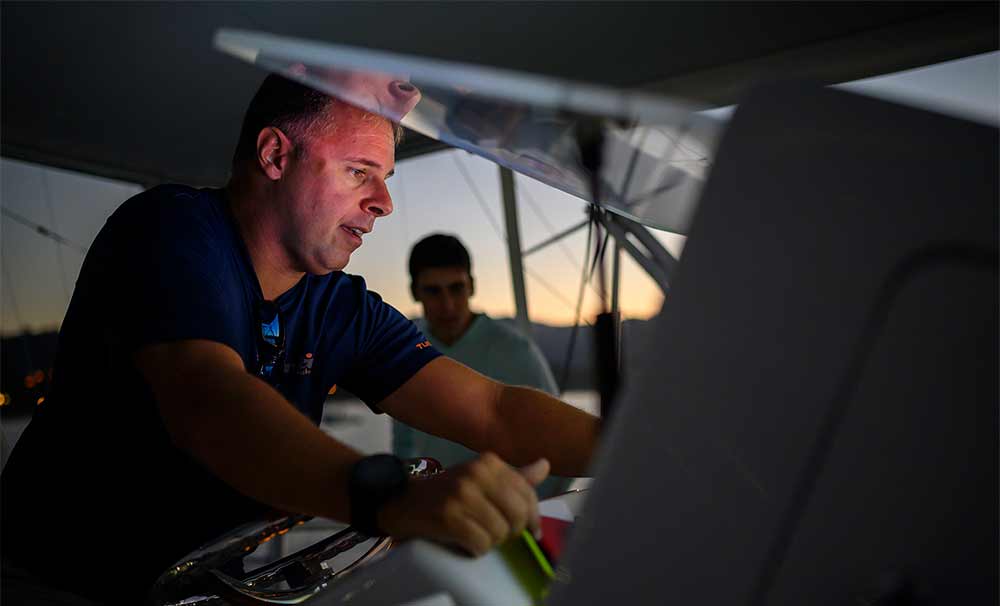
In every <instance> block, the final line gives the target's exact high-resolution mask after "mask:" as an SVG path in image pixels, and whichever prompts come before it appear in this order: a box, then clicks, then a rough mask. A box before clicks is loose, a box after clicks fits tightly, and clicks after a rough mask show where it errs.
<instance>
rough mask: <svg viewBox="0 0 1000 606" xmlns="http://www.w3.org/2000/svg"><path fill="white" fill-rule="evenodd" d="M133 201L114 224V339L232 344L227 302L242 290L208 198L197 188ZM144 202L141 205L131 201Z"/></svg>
mask: <svg viewBox="0 0 1000 606" xmlns="http://www.w3.org/2000/svg"><path fill="white" fill-rule="evenodd" d="M147 196H148V198H147V199H142V200H135V201H132V204H133V207H132V208H130V209H128V210H127V211H126V212H125V213H124V216H122V217H115V218H114V220H118V221H121V222H122V225H121V226H120V229H119V230H118V232H119V234H120V235H119V236H118V238H117V246H116V249H117V250H116V257H117V260H118V263H116V264H115V265H119V266H120V267H121V268H122V271H121V275H120V276H117V277H116V278H115V280H114V284H116V285H117V287H116V288H115V290H117V292H114V293H113V296H112V297H111V300H112V305H114V306H115V307H117V310H116V311H117V314H115V315H117V316H118V317H119V318H120V326H121V327H124V328H123V329H122V330H119V331H117V333H118V335H117V336H118V340H119V342H120V343H121V345H123V346H124V348H125V349H126V350H127V351H130V352H134V351H136V350H138V349H139V348H141V347H142V346H144V345H149V344H153V343H164V342H170V341H179V340H185V339H206V340H210V341H216V342H219V343H223V344H225V345H229V346H230V347H232V348H233V349H237V350H238V342H239V341H238V334H239V332H238V328H237V326H238V324H237V315H236V312H235V310H233V309H231V307H232V306H231V305H230V301H231V300H232V298H233V297H234V296H239V295H240V289H239V287H238V285H237V284H238V282H237V280H236V276H234V275H233V273H234V272H233V266H232V263H231V260H232V257H231V254H232V253H231V252H230V251H229V250H228V249H226V248H225V246H226V234H225V233H223V232H222V231H221V230H222V229H223V228H224V227H225V225H224V224H220V222H219V217H218V216H213V209H211V208H206V205H209V204H211V202H210V201H208V200H205V199H203V198H200V197H199V196H198V195H197V194H196V193H193V192H192V193H184V192H171V191H169V190H168V191H167V192H162V193H160V192H155V191H152V192H147ZM140 204H141V205H143V207H141V208H137V207H135V206H138V205H140Z"/></svg>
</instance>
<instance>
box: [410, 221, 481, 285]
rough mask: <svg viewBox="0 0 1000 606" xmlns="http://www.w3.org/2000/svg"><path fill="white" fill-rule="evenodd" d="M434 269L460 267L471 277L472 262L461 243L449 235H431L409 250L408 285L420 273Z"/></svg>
mask: <svg viewBox="0 0 1000 606" xmlns="http://www.w3.org/2000/svg"><path fill="white" fill-rule="evenodd" d="M434 267H461V268H463V269H465V271H466V273H468V274H469V277H472V260H471V259H470V258H469V251H468V250H466V249H465V246H464V245H463V244H462V242H461V241H460V240H459V239H458V238H456V237H455V236H452V235H450V234H431V235H429V236H427V237H426V238H424V239H423V240H421V241H419V242H417V243H416V244H414V245H413V248H412V249H411V250H410V283H411V288H412V285H415V284H416V282H417V276H418V275H420V272H421V271H423V270H425V269H428V268H434Z"/></svg>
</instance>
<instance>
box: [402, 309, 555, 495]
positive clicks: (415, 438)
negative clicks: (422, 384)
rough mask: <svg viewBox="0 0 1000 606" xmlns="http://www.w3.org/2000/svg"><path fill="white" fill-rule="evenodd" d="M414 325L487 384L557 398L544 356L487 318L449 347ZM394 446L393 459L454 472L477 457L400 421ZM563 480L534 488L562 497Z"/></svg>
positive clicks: (524, 339) (474, 323)
mask: <svg viewBox="0 0 1000 606" xmlns="http://www.w3.org/2000/svg"><path fill="white" fill-rule="evenodd" d="M414 323H415V324H416V325H417V327H418V328H419V329H420V330H421V332H423V333H424V335H425V336H426V337H427V338H428V339H429V340H430V342H431V344H432V345H434V348H435V349H437V350H438V351H440V352H441V353H442V354H444V355H446V356H448V357H449V358H452V359H454V360H457V361H459V362H461V363H462V364H465V365H466V366H468V367H469V368H472V369H473V370H475V371H477V372H480V373H482V374H484V375H486V376H487V377H490V378H491V379H494V380H496V381H499V382H501V383H506V384H508V385H523V386H526V387H534V388H536V389H540V390H542V391H545V392H547V393H550V394H552V395H556V393H557V392H558V387H557V386H556V381H555V378H554V377H553V376H552V371H551V370H550V369H549V365H548V362H546V361H545V356H543V355H542V352H541V350H539V349H538V346H537V345H535V343H534V342H533V341H532V340H531V339H529V338H527V337H525V336H524V335H522V334H521V333H519V332H517V331H516V330H514V329H513V328H509V327H507V326H505V325H503V324H501V323H500V322H497V321H496V320H494V319H492V318H490V317H489V316H487V315H486V314H477V315H476V316H475V317H474V318H473V320H472V324H470V325H469V329H468V330H466V331H465V334H464V335H462V337H461V338H460V339H459V340H458V341H456V342H455V343H454V344H453V345H451V346H448V345H445V344H444V343H442V342H440V341H439V340H438V339H436V338H435V337H434V335H432V334H431V332H430V330H429V329H428V326H427V323H426V321H424V320H423V319H422V318H421V319H418V320H415V321H414ZM392 447H393V451H394V452H395V453H396V455H397V456H399V457H401V458H403V459H407V458H411V457H432V458H435V459H437V460H438V461H440V462H441V463H442V464H443V465H444V466H445V467H452V466H454V465H457V464H459V463H463V462H465V461H468V460H470V459H473V458H475V457H476V453H475V452H473V451H472V450H469V449H468V448H466V447H464V446H462V445H461V444H456V443H455V442H452V441H450V440H445V439H443V438H438V437H435V436H432V435H430V434H427V433H424V432H422V431H418V430H416V429H413V428H412V427H410V426H408V425H404V424H403V423H400V422H398V421H393V423H392ZM568 485H569V480H568V479H566V478H559V477H551V478H549V479H547V480H545V481H544V482H542V484H541V485H540V486H539V487H538V494H539V496H541V497H543V498H544V497H547V496H552V495H554V494H559V493H560V492H564V491H565V490H566V488H567V486H568Z"/></svg>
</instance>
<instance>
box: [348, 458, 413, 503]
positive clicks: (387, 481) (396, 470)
mask: <svg viewBox="0 0 1000 606" xmlns="http://www.w3.org/2000/svg"><path fill="white" fill-rule="evenodd" d="M355 474H356V475H355V477H356V478H357V480H358V483H359V484H360V486H361V487H363V488H364V489H365V490H368V491H371V492H372V493H374V495H377V496H383V495H384V496H388V495H390V494H393V493H395V492H396V491H397V490H399V488H400V487H401V486H402V485H404V484H405V483H406V478H407V474H406V466H405V465H403V462H402V461H400V460H399V459H398V458H397V457H394V456H392V455H388V454H381V455H372V456H370V457H365V458H364V459H361V461H359V462H358V464H357V467H356V469H355Z"/></svg>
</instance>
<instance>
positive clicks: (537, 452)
mask: <svg viewBox="0 0 1000 606" xmlns="http://www.w3.org/2000/svg"><path fill="white" fill-rule="evenodd" d="M496 413H497V414H496V417H495V421H494V423H493V425H492V427H491V428H490V432H489V436H488V438H487V440H488V442H489V443H488V444H485V445H484V446H485V449H490V450H494V451H496V452H497V453H498V454H500V456H502V457H503V458H504V459H505V460H507V461H508V462H510V463H512V464H514V465H525V464H527V463H530V462H532V461H534V460H536V459H538V458H539V457H545V458H546V459H548V460H549V462H550V463H551V464H552V472H553V473H554V474H556V475H562V476H582V475H585V474H586V473H587V467H588V465H589V463H590V458H591V456H592V455H593V453H594V451H595V450H596V448H597V438H598V434H599V432H600V423H601V420H600V419H599V418H598V417H595V416H593V415H590V414H587V413H585V412H583V411H581V410H578V409H577V408H574V407H573V406H570V405H569V404H566V403H564V402H561V401H560V400H558V399H556V398H554V397H552V396H550V395H548V394H546V393H544V392H542V391H539V390H536V389H531V388H527V387H514V386H510V385H504V386H502V389H501V390H500V391H499V395H498V401H497V403H496Z"/></svg>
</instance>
